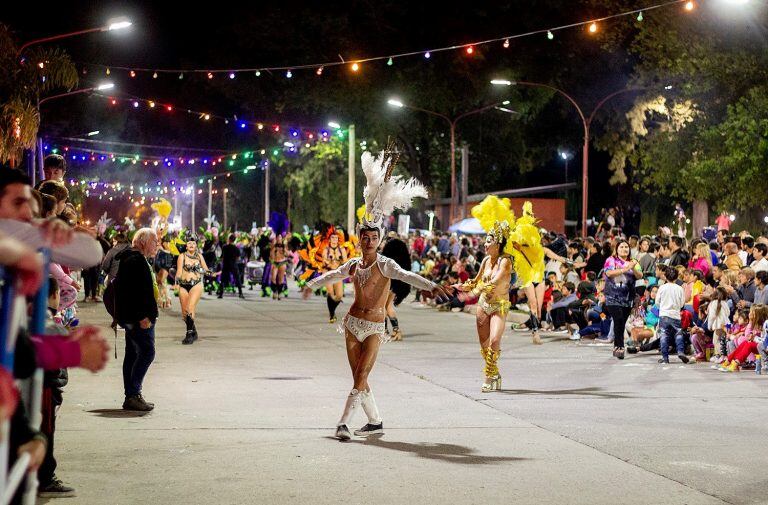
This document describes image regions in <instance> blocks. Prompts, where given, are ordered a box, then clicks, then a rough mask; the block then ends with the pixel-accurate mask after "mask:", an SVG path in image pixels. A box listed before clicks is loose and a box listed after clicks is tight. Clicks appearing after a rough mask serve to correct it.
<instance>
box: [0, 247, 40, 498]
mask: <svg viewBox="0 0 768 505" xmlns="http://www.w3.org/2000/svg"><path fill="white" fill-rule="evenodd" d="M41 253H42V256H43V272H44V275H43V282H42V285H41V286H40V289H39V290H38V292H37V293H36V294H35V296H34V299H33V305H32V315H31V317H30V318H29V322H28V325H27V328H28V331H29V334H30V335H44V334H45V321H46V312H47V310H48V307H47V305H48V303H47V302H48V284H49V282H48V263H49V261H50V250H48V249H43V250H42V251H41ZM15 280H16V279H15V277H14V275H13V272H11V271H10V270H8V269H5V268H3V267H2V266H0V282H1V283H2V286H1V287H0V366H2V367H3V368H5V369H6V370H7V371H8V373H9V374H11V375H13V359H14V351H15V349H16V337H17V335H18V332H19V330H20V326H21V323H23V322H24V321H25V316H24V314H25V312H26V303H25V300H24V299H23V298H22V297H20V296H18V295H17V293H16V290H15V288H14V284H15ZM17 384H18V386H19V391H20V392H21V401H23V402H24V405H25V407H26V409H27V413H28V415H29V420H30V427H31V428H32V429H34V430H35V431H38V430H39V429H40V423H41V421H42V415H41V402H42V391H43V371H42V370H41V369H39V368H38V369H36V370H35V373H34V375H33V376H32V377H31V378H30V379H26V380H20V381H17ZM9 450H10V421H3V422H2V425H1V426H0V496H1V497H2V501H0V505H7V504H8V503H10V501H11V499H12V498H13V496H14V495H15V494H16V492H17V490H18V488H19V486H20V485H21V482H23V480H24V476H25V474H26V476H27V480H26V482H27V485H26V488H25V490H24V495H23V499H22V503H23V504H24V505H34V504H35V501H36V500H37V474H36V473H35V472H27V467H28V466H29V460H30V457H29V455H28V454H22V455H21V456H19V458H18V459H16V462H15V463H14V465H13V468H11V469H9V468H8V464H9V456H10V455H9Z"/></svg>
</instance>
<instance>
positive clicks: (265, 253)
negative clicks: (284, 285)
mask: <svg viewBox="0 0 768 505" xmlns="http://www.w3.org/2000/svg"><path fill="white" fill-rule="evenodd" d="M256 247H257V248H258V249H259V256H258V257H259V260H260V261H262V262H264V271H263V272H262V276H261V297H262V298H269V297H270V296H272V287H271V286H270V282H271V281H272V273H271V272H272V265H271V263H270V262H269V258H270V257H271V255H272V232H271V231H270V230H269V228H266V229H265V230H264V231H263V232H262V233H261V235H260V236H259V238H258V240H257V241H256Z"/></svg>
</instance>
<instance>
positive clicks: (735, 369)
mask: <svg viewBox="0 0 768 505" xmlns="http://www.w3.org/2000/svg"><path fill="white" fill-rule="evenodd" d="M739 370H741V367H740V366H739V362H738V361H736V360H733V361H731V364H730V365H728V366H721V367H720V371H721V372H738V371H739Z"/></svg>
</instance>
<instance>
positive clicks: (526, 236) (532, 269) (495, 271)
mask: <svg viewBox="0 0 768 505" xmlns="http://www.w3.org/2000/svg"><path fill="white" fill-rule="evenodd" d="M472 215H473V216H474V217H475V218H477V220H478V221H480V225H481V226H482V227H483V229H484V230H486V232H487V233H488V235H487V237H486V239H485V248H486V257H485V258H483V261H482V263H481V264H480V268H479V269H478V273H477V276H476V277H475V278H474V279H472V280H470V281H467V282H465V283H464V284H461V285H459V286H457V287H458V289H460V290H461V291H471V292H472V293H473V294H475V295H480V298H479V300H478V302H477V313H476V316H477V335H478V338H479V340H480V354H481V355H482V356H483V359H484V360H485V381H484V382H483V386H482V389H481V391H482V392H483V393H488V392H490V391H498V390H500V389H501V374H499V367H498V360H499V357H500V356H501V336H502V335H503V333H504V323H505V321H506V317H507V312H508V311H509V308H510V306H511V303H510V301H509V285H510V281H511V277H512V271H513V266H514V267H515V272H516V274H517V277H518V279H519V281H520V283H521V284H522V285H523V286H527V285H530V284H532V283H533V282H536V281H538V282H540V283H541V280H542V276H543V274H544V250H543V248H542V247H541V241H540V235H539V231H538V229H536V226H535V225H534V223H535V218H534V217H533V209H532V207H531V204H530V202H525V204H524V205H523V216H522V217H521V218H520V219H517V220H515V216H514V214H513V213H512V211H511V210H510V202H509V199H507V198H504V199H499V198H497V197H496V196H493V195H491V196H488V197H486V198H485V200H483V201H482V202H481V203H480V204H479V205H476V206H475V207H473V208H472ZM542 284H543V283H542ZM532 316H533V313H532ZM534 335H536V333H534Z"/></svg>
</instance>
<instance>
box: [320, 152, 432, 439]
mask: <svg viewBox="0 0 768 505" xmlns="http://www.w3.org/2000/svg"><path fill="white" fill-rule="evenodd" d="M396 161H397V160H396V154H395V150H394V149H391V150H387V151H384V152H382V153H381V154H380V155H379V156H377V157H374V156H373V155H371V154H370V153H368V152H365V153H363V155H362V167H363V173H364V174H365V177H366V186H365V189H364V191H363V197H364V199H365V204H366V205H365V211H364V212H363V215H362V218H361V223H360V224H359V228H358V236H360V232H363V233H364V236H363V237H361V239H362V242H363V244H362V245H363V246H364V247H363V257H359V258H352V259H349V260H347V261H346V262H344V264H342V265H341V266H339V267H338V268H335V269H333V270H331V271H329V272H326V273H324V274H323V275H321V276H319V277H316V278H314V279H311V280H309V281H308V282H307V284H306V291H305V295H308V294H309V293H311V290H313V289H315V288H316V287H319V286H321V285H328V284H332V283H335V282H339V281H343V280H344V279H346V278H351V279H352V282H353V283H354V286H355V299H354V302H353V303H352V306H351V307H350V308H349V312H348V313H347V315H346V316H345V317H344V320H343V323H342V328H343V331H344V333H345V334H347V353H348V355H347V356H348V358H349V362H350V365H351V368H352V374H353V380H354V382H355V383H354V387H353V389H352V390H351V391H350V393H349V395H348V396H347V400H346V402H345V405H344V411H343V413H342V415H341V418H340V419H339V422H338V423H337V427H336V437H337V438H338V439H339V440H342V441H344V440H349V438H350V437H351V435H350V432H349V429H348V427H347V425H348V424H349V423H350V421H351V420H352V418H353V415H354V413H355V410H356V409H357V407H358V406H362V407H363V410H364V411H365V413H366V415H367V416H368V424H366V425H365V426H364V427H363V428H361V429H359V430H356V431H355V435H358V436H368V435H370V434H376V433H383V424H382V421H381V416H380V415H379V411H378V407H377V406H376V401H375V399H374V397H373V392H372V391H370V387H369V386H368V372H369V371H370V368H371V367H372V366H373V363H375V360H376V354H375V352H376V350H377V349H378V348H377V347H371V346H372V345H373V346H376V345H377V344H376V343H375V341H371V340H370V339H371V337H373V336H377V337H378V338H379V339H381V340H382V341H383V340H385V339H386V337H387V335H386V331H385V327H384V320H385V318H386V314H387V313H386V309H385V306H386V303H387V298H388V296H389V293H390V287H391V284H392V280H398V281H402V282H405V283H407V284H410V285H412V286H415V287H416V288H418V289H422V290H430V291H434V290H436V289H438V288H437V286H436V285H435V284H433V283H432V282H430V281H428V280H427V279H425V278H423V277H421V276H419V275H417V274H415V273H413V272H409V271H407V270H404V269H403V268H401V267H400V266H399V265H398V264H397V263H396V262H395V261H393V260H392V259H390V258H387V257H385V256H383V255H381V254H378V253H376V252H375V251H376V250H377V247H378V245H379V244H380V242H381V239H383V237H384V235H385V232H386V222H387V219H388V216H389V215H390V214H391V213H392V211H393V210H394V209H395V208H398V209H402V210H407V209H408V208H409V207H410V205H411V201H412V199H413V198H415V197H426V196H427V191H426V189H425V188H424V187H423V186H422V185H421V184H420V183H419V182H418V181H415V180H414V179H409V180H406V181H403V180H401V176H398V175H393V174H392V170H393V169H394V165H395V163H396ZM372 232H375V233H376V235H378V237H377V238H376V235H375V234H374V233H372ZM366 262H368V264H367V265H366ZM350 337H353V338H354V339H355V340H356V341H357V342H358V343H365V344H363V345H362V347H357V346H358V344H357V343H355V344H352V343H351V338H350ZM361 364H362V365H363V366H362V367H361V366H360V365H361ZM358 387H361V388H363V390H359V389H357V388H358Z"/></svg>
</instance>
